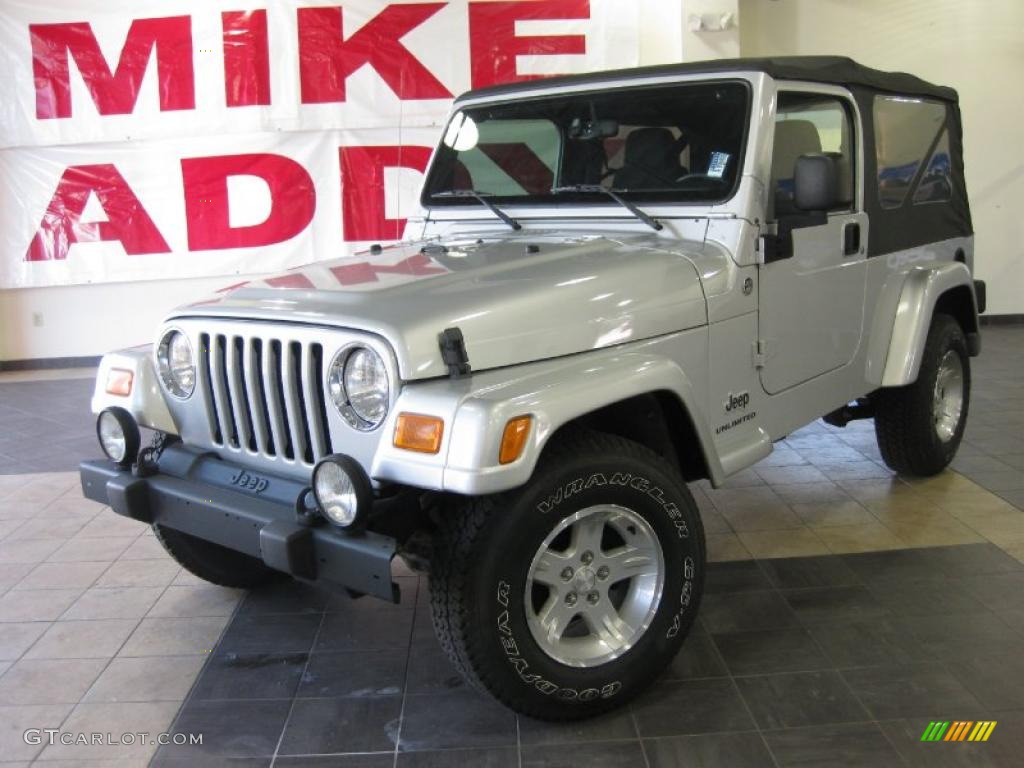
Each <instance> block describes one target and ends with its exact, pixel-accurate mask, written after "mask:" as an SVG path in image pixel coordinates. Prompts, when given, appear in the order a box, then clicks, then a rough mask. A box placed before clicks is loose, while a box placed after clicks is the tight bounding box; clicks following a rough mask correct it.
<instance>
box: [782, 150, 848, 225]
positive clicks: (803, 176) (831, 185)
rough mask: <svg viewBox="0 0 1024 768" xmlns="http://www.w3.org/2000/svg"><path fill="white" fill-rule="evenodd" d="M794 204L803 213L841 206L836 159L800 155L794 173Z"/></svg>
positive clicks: (826, 156) (825, 156) (820, 155)
mask: <svg viewBox="0 0 1024 768" xmlns="http://www.w3.org/2000/svg"><path fill="white" fill-rule="evenodd" d="M793 203H794V204H795V205H796V207H797V208H798V209H799V210H801V211H807V212H817V211H828V210H831V209H832V208H835V207H836V205H838V204H839V173H838V169H837V168H836V161H835V158H833V157H829V156H828V155H822V154H812V155H800V157H798V158H797V159H796V168H795V169H794V171H793Z"/></svg>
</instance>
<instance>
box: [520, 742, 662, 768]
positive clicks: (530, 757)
mask: <svg viewBox="0 0 1024 768" xmlns="http://www.w3.org/2000/svg"><path fill="white" fill-rule="evenodd" d="M581 765H586V766H593V768H646V765H647V761H646V760H645V758H644V752H643V749H642V748H641V746H640V742H639V741H612V742H588V743H586V744H572V745H568V744H554V745H547V746H543V747H523V759H522V768H577V766H581Z"/></svg>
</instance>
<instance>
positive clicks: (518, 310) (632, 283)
mask: <svg viewBox="0 0 1024 768" xmlns="http://www.w3.org/2000/svg"><path fill="white" fill-rule="evenodd" d="M674 245H679V246H682V247H685V246H687V245H689V246H690V247H691V249H693V250H694V251H696V252H699V250H700V248H701V246H702V244H701V243H699V242H692V243H689V244H687V243H686V242H685V241H683V242H680V241H675V242H674ZM196 316H209V317H231V318H246V319H253V320H269V321H274V322H279V323H281V322H304V323H314V324H316V325H326V326H335V327H343V328H349V329H354V330H362V331H368V332H371V333H374V334H377V335H379V336H381V337H383V338H384V339H386V340H387V341H388V342H389V343H390V344H391V345H392V347H393V348H394V351H395V355H396V357H397V360H398V366H399V371H400V374H401V376H402V378H403V379H405V380H411V379H423V378H430V377H435V376H444V375H447V373H448V369H447V367H446V366H445V365H444V363H443V362H442V360H441V353H440V349H439V347H438V335H439V334H440V333H441V331H443V330H444V329H445V328H452V327H458V328H460V329H461V330H462V334H463V337H464V338H465V342H466V350H467V352H468V354H469V362H470V365H471V366H472V368H473V370H474V371H482V370H487V369H489V368H496V367H500V366H506V365H515V364H518V363H525V362H530V361H535V360H542V359H546V358H552V357H559V356H561V355H568V354H573V353H577V352H584V351H586V350H589V349H599V348H602V347H609V346H613V345H615V344H622V343H624V342H628V341H638V340H642V339H647V338H651V337H654V336H659V335H662V334H666V333H672V332H674V331H680V330H685V329H687V328H693V327H696V326H700V325H703V324H705V323H706V322H707V307H706V302H705V298H704V293H703V290H702V288H701V281H700V277H699V275H698V271H697V269H696V268H695V266H694V264H693V263H692V262H691V260H690V259H689V258H687V256H686V255H685V252H684V251H670V250H666V249H665V248H664V241H663V240H659V239H658V238H657V237H656V236H654V235H650V236H647V235H624V236H622V237H610V236H590V237H565V236H558V235H553V234H549V235H543V234H538V233H535V232H531V233H530V234H529V235H527V234H522V235H516V236H507V237H502V238H495V237H494V236H493V234H492V235H491V239H489V240H485V239H481V240H476V239H471V240H457V241H456V240H451V241H445V242H444V243H443V244H442V243H441V242H439V241H431V242H430V243H427V244H423V243H413V244H409V243H404V244H400V245H396V246H391V247H388V248H383V249H381V248H374V249H373V250H371V251H370V252H363V253H360V254H356V255H355V256H354V257H347V258H344V259H337V260H334V261H323V262H317V263H315V264H311V265H308V266H305V267H301V268H299V269H294V270H291V271H289V272H286V273H284V274H282V275H279V276H276V277H269V278H265V279H262V280H258V281H253V282H248V283H242V284H240V285H236V286H232V287H230V288H227V289H224V290H223V291H222V292H220V293H219V294H218V295H217V296H216V297H215V298H211V299H209V300H206V301H201V302H197V303H195V304H191V305H188V306H186V307H182V308H181V309H179V310H178V311H176V312H175V313H173V314H172V315H171V317H172V318H173V317H196Z"/></svg>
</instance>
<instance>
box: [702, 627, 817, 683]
mask: <svg viewBox="0 0 1024 768" xmlns="http://www.w3.org/2000/svg"><path fill="white" fill-rule="evenodd" d="M713 637H714V641H715V645H716V646H717V647H718V650H719V652H720V653H721V654H722V658H723V659H725V664H726V666H727V667H728V668H729V671H730V672H731V673H732V674H733V675H737V676H739V675H760V674H768V673H772V672H796V671H808V670H815V669H826V668H828V667H831V666H832V663H831V662H830V661H829V659H828V658H827V657H826V656H825V654H824V653H823V652H822V651H821V649H820V648H819V647H818V644H817V643H816V642H815V641H814V638H813V637H811V635H810V633H809V632H808V631H807V630H806V629H766V630H760V631H758V632H728V633H722V634H716V635H714V636H713Z"/></svg>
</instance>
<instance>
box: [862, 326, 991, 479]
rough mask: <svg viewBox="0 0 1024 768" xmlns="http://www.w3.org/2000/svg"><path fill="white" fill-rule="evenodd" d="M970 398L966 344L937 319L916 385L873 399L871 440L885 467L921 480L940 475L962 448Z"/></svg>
mask: <svg viewBox="0 0 1024 768" xmlns="http://www.w3.org/2000/svg"><path fill="white" fill-rule="evenodd" d="M970 399H971V363H970V357H969V355H968V352H967V340H966V339H965V338H964V333H963V331H962V330H961V328H960V325H959V323H957V322H956V320H954V319H953V318H952V317H950V316H949V315H942V314H938V315H935V317H934V319H933V320H932V326H931V328H930V329H929V331H928V339H927V341H926V342H925V346H924V354H923V356H922V358H921V370H920V372H919V373H918V376H917V381H915V382H914V383H913V384H908V385H906V386H905V387H894V388H891V389H881V390H879V391H878V392H876V393H875V395H874V396H873V400H874V405H875V435H876V437H877V438H878V449H879V451H881V453H882V458H883V459H884V460H885V463H886V464H887V465H888V466H889V467H890V468H891V469H893V470H895V471H896V472H899V473H901V474H907V475H917V476H920V477H928V476H931V475H937V474H938V473H939V472H941V471H942V470H944V469H945V468H946V467H947V466H948V465H949V463H950V462H951V461H952V460H953V457H954V456H955V455H956V451H957V448H959V447H960V441H961V439H962V438H963V435H964V427H965V426H966V424H967V411H968V406H969V405H970Z"/></svg>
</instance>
